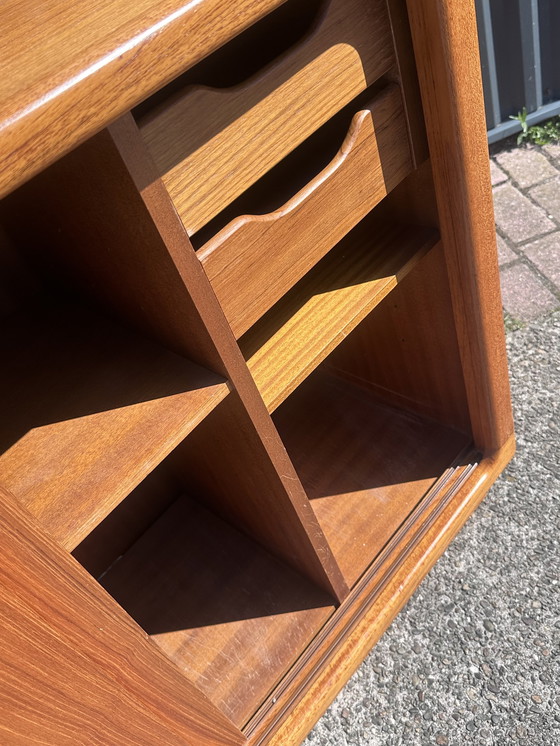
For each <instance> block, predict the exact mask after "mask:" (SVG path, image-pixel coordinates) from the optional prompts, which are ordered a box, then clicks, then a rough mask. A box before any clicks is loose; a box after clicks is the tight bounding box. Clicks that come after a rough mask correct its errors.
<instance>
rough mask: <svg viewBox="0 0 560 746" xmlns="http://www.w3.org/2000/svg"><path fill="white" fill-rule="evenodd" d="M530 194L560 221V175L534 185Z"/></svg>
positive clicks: (549, 213) (550, 214)
mask: <svg viewBox="0 0 560 746" xmlns="http://www.w3.org/2000/svg"><path fill="white" fill-rule="evenodd" d="M529 194H530V195H531V197H532V198H533V199H534V200H535V201H536V202H538V203H539V205H541V207H543V208H544V209H545V210H546V212H547V213H548V215H549V216H551V217H553V218H554V219H555V220H558V221H560V176H557V177H556V178H555V179H552V180H551V181H547V182H545V183H544V184H539V186H536V187H533V188H532V189H531V190H530V191H529Z"/></svg>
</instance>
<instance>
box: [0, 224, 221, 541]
mask: <svg viewBox="0 0 560 746" xmlns="http://www.w3.org/2000/svg"><path fill="white" fill-rule="evenodd" d="M16 238H17V237H16ZM38 254H40V255H41V261H39V259H38ZM48 255H49V252H48V248H47V247H42V251H40V250H37V253H35V252H33V254H32V255H31V256H30V255H29V254H28V253H27V252H26V251H24V250H22V248H21V247H20V246H18V245H16V243H15V242H14V241H13V240H8V239H7V238H5V240H4V241H3V243H2V246H1V247H0V264H1V265H2V267H3V268H4V269H5V270H6V272H4V273H3V275H2V281H1V282H2V287H1V288H0V297H1V298H2V306H3V311H4V313H3V316H2V319H1V320H0V325H1V327H2V341H3V351H4V358H3V364H2V370H1V373H0V384H1V386H0V391H1V393H0V398H1V400H2V411H3V419H2V428H1V431H0V434H1V440H0V448H1V455H0V484H2V486H3V487H5V488H7V489H8V490H10V491H11V492H12V493H13V494H14V496H15V497H16V498H17V499H18V500H19V501H20V502H21V503H22V504H23V505H24V506H25V507H26V508H27V509H28V510H29V511H30V512H31V513H32V514H33V515H34V516H35V517H36V518H37V519H38V520H39V522H40V523H41V525H42V526H43V528H44V529H45V530H46V531H47V532H48V533H49V534H50V535H51V536H53V537H54V538H55V539H56V540H58V541H59V542H60V543H61V545H62V546H63V547H65V548H66V549H72V548H73V547H75V546H76V545H77V544H78V543H79V542H80V541H81V540H82V539H83V538H84V537H85V536H86V535H87V534H88V533H89V531H91V530H92V529H93V527H94V526H95V525H97V524H98V523H99V522H100V521H101V520H102V519H103V518H104V517H105V516H106V515H107V514H108V513H109V512H110V511H111V510H112V509H113V508H114V507H115V506H116V505H117V504H118V503H119V502H120V500H122V499H123V498H124V497H125V496H126V495H127V494H128V493H129V492H130V491H131V490H132V489H133V488H134V487H135V486H136V485H137V484H138V483H139V482H140V481H141V480H142V479H143V478H144V477H145V476H146V474H148V473H149V472H150V471H151V469H153V468H154V466H156V465H157V464H158V463H159V462H160V461H161V460H162V459H163V458H164V457H165V456H166V455H167V454H168V453H169V452H170V451H171V450H172V449H173V447H174V446H175V445H176V444H177V443H178V442H180V441H181V440H182V439H183V438H184V437H185V436H186V435H187V434H188V433H189V432H190V431H191V430H192V429H193V428H194V427H195V426H196V425H197V424H198V423H199V422H200V421H201V420H202V419H203V418H204V417H205V416H206V415H207V414H208V413H209V412H210V411H211V410H212V409H213V408H214V407H215V406H216V405H217V404H218V403H219V402H220V401H221V400H222V399H223V398H224V397H225V396H227V394H228V391H229V388H228V385H227V383H226V382H225V381H224V379H223V378H221V377H220V376H218V375H216V374H215V373H213V372H211V371H210V370H207V369H205V368H203V367H201V366H198V365H196V364H194V363H192V362H191V361H190V360H188V359H186V358H185V357H182V356H180V355H177V354H175V353H173V352H171V351H170V350H168V349H166V348H165V347H164V346H161V345H159V344H157V343H156V342H154V341H152V340H151V339H149V338H148V337H146V336H144V335H142V334H139V333H137V332H135V331H132V330H131V329H129V328H127V327H126V326H124V325H122V323H120V322H119V321H118V320H115V319H114V318H111V317H109V316H107V315H106V314H105V312H104V311H102V310H100V309H99V308H98V307H96V306H95V305H92V304H91V302H89V301H86V300H85V298H84V297H82V296H81V294H80V293H78V292H76V291H75V289H73V288H72V286H69V285H67V284H65V283H64V282H60V281H59V279H60V278H59V275H58V273H57V272H52V271H51V269H52V268H50V267H49V261H48Z"/></svg>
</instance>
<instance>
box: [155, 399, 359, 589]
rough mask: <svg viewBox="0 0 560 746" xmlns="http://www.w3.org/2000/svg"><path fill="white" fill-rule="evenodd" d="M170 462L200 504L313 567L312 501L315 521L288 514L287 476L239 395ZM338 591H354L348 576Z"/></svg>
mask: <svg viewBox="0 0 560 746" xmlns="http://www.w3.org/2000/svg"><path fill="white" fill-rule="evenodd" d="M275 436H276V438H277V439H278V442H279V443H280V442H281V441H280V439H279V438H278V434H277V433H275ZM282 447H283V446H282ZM169 462H170V465H171V468H172V469H173V472H174V474H175V475H176V476H177V478H178V480H179V482H180V484H182V486H183V489H184V490H185V491H188V492H189V493H196V496H197V500H199V501H200V502H201V503H203V504H204V505H206V506H208V507H209V508H210V509H211V510H213V511H214V512H215V513H217V514H218V515H220V516H221V517H222V518H223V519H225V520H226V521H227V522H228V523H230V524H231V525H232V526H236V527H237V528H238V529H240V530H241V531H242V532H243V533H245V534H246V535H247V536H250V537H252V538H253V539H255V541H257V542H258V543H259V544H261V546H263V547H265V548H266V550H267V551H269V552H272V553H273V554H275V555H276V556H277V557H281V558H282V559H283V560H284V561H285V562H287V563H288V564H289V565H290V566H291V567H293V568H294V569H295V570H296V571H302V572H305V570H302V568H305V567H306V565H307V564H308V563H307V562H305V563H302V547H304V546H305V543H306V540H307V537H306V532H307V531H310V530H311V529H312V528H313V527H314V525H317V524H316V518H315V516H314V514H313V512H312V510H311V506H310V505H309V501H308V500H307V498H306V502H305V503H303V504H304V505H305V508H306V510H309V512H310V514H311V515H310V516H309V517H308V516H307V515H306V516H305V518H304V519H303V520H301V519H300V520H299V521H297V520H294V518H293V517H288V516H287V510H286V504H285V502H286V498H285V495H284V489H283V485H282V479H281V476H279V475H278V473H277V472H276V471H275V470H274V469H271V468H270V465H269V464H268V462H267V458H266V451H265V449H264V447H263V443H262V439H261V437H260V434H259V433H258V432H256V431H255V430H254V429H253V428H251V427H250V420H249V417H248V415H247V412H246V410H245V408H244V406H243V404H242V402H241V401H240V399H239V397H238V396H237V395H236V394H235V393H234V392H232V394H231V395H230V396H228V398H227V400H226V401H224V402H222V405H221V406H219V407H216V409H215V410H214V411H213V412H212V413H211V414H210V415H209V416H208V417H207V418H206V419H205V420H204V422H202V423H201V424H200V425H199V426H198V427H197V429H196V430H195V431H194V432H193V433H191V434H190V435H189V437H188V438H187V440H185V441H184V442H183V443H181V444H180V445H179V446H178V447H177V449H176V450H175V451H174V452H173V454H171V456H170V457H169ZM292 468H293V467H292ZM310 518H311V520H309V519H310ZM288 521H289V524H288ZM288 525H289V530H288V527H287V526H288ZM317 528H318V526H317ZM319 530H320V529H319ZM317 538H318V539H321V538H322V537H321V536H320V535H318V537H317ZM324 546H325V547H326V548H327V551H324V548H323V546H322V541H317V543H316V552H317V555H318V557H319V558H320V560H321V562H322V563H324V564H325V566H327V567H328V566H329V561H330V557H331V556H332V555H331V550H330V548H329V547H328V544H326V542H325V544H324ZM337 573H340V570H338V569H337ZM337 592H338V593H339V594H340V596H341V597H344V596H345V595H346V594H347V593H348V586H347V585H346V584H345V583H344V581H343V580H342V576H340V584H339V585H337Z"/></svg>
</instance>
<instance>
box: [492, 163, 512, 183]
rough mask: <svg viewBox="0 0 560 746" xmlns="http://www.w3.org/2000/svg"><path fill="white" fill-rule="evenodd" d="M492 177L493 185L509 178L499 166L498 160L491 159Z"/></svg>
mask: <svg viewBox="0 0 560 746" xmlns="http://www.w3.org/2000/svg"><path fill="white" fill-rule="evenodd" d="M490 179H491V180H492V186H498V184H503V183H504V182H506V181H507V180H508V176H507V174H505V173H504V172H503V171H502V169H501V168H500V167H499V166H498V164H497V163H496V161H494V160H491V161H490Z"/></svg>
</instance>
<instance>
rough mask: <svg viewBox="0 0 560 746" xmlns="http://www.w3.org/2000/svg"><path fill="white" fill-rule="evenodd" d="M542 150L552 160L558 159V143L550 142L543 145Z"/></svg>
mask: <svg viewBox="0 0 560 746" xmlns="http://www.w3.org/2000/svg"><path fill="white" fill-rule="evenodd" d="M543 150H544V151H545V152H546V153H547V154H548V155H549V156H550V157H551V158H554V160H558V161H560V143H556V142H555V143H551V144H550V145H543Z"/></svg>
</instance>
